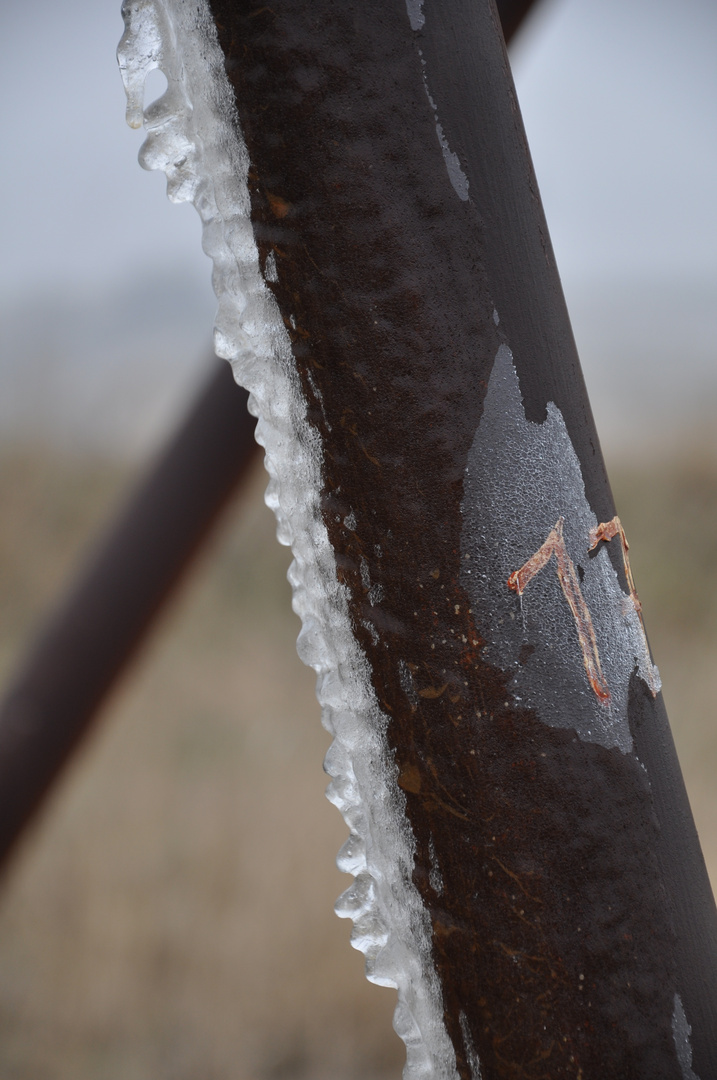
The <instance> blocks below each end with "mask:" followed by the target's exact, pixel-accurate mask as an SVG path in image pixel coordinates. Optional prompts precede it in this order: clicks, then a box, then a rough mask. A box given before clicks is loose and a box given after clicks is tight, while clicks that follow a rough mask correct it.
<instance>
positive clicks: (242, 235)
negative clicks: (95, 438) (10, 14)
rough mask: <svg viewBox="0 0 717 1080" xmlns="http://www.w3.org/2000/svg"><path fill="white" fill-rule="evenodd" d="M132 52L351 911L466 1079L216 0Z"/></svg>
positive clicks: (438, 1074)
mask: <svg viewBox="0 0 717 1080" xmlns="http://www.w3.org/2000/svg"><path fill="white" fill-rule="evenodd" d="M123 16H124V20H125V27H126V29H125V34H124V36H123V38H122V41H121V42H120V46H119V50H118V56H119V64H120V70H121V73H122V78H123V80H124V84H125V88H126V91H127V101H128V107H127V119H128V122H129V123H130V125H131V126H133V127H139V126H140V125H141V123H142V120H143V119H144V123H145V126H146V130H147V138H146V141H145V143H144V145H143V147H142V150H141V151H140V163H141V164H142V165H143V166H144V168H147V169H161V170H162V171H164V172H165V173H166V176H167V191H168V195H169V198H170V199H172V200H173V201H176V202H180V201H191V202H193V203H194V205H195V207H196V208H197V210H198V212H199V214H200V216H201V218H202V222H203V226H204V230H203V246H204V250H205V251H206V253H207V254H208V255H209V256H210V257H211V259H212V260H213V263H214V274H213V283H214V289H215V292H216V294H217V297H218V300H219V310H218V313H217V319H216V326H215V332H214V341H215V348H216V351H217V354H218V355H219V356H222V357H225V358H226V359H228V360H230V361H231V363H232V366H233V369H234V373H235V377H236V379H237V381H238V382H240V383H241V384H242V385H243V386H245V387H246V388H247V389H248V390H249V391H250V394H251V397H250V410H251V412H252V413H254V415H256V416H257V417H258V424H257V441H258V442H259V443H260V444H261V445H262V446H264V448H265V450H266V466H267V471H268V472H269V475H270V482H269V486H268V489H267V494H266V501H267V504H268V505H269V506H270V507H271V508H272V509H273V510H274V511H275V513H276V516H277V521H278V536H279V539H280V541H281V542H282V543H284V544H291V546H292V550H293V554H294V562H293V564H292V566H291V569H290V571H289V580H290V582H291V584H292V586H293V589H294V599H293V606H294V609H295V611H296V612H297V614H298V615H299V616H300V617H301V619H302V624H303V625H302V630H301V634H300V635H299V641H298V649H299V654H300V656H301V657H302V659H303V660H304V661H305V663H307V664H310V665H311V666H312V667H313V668H314V669H315V670H316V672H317V673H318V679H317V695H318V698H319V701H320V703H321V705H322V707H323V723H324V725H325V726H326V728H327V729H328V730H329V731H330V732H331V733H332V734H333V735H334V742H333V744H332V746H331V748H330V750H329V752H328V754H327V758H326V770H327V772H328V773H329V775H330V776H331V777H332V782H331V784H330V785H329V789H328V792H327V794H328V797H329V799H330V800H331V801H332V802H333V803H335V805H336V806H337V807H338V808H339V810H340V811H341V813H342V814H343V816H344V819H345V821H346V823H347V824H348V826H349V829H350V830H351V836H350V838H349V840H348V841H347V843H346V844H345V845H344V847H343V848H342V850H341V854H340V857H339V862H340V865H341V867H342V869H345V870H347V871H348V872H350V873H352V874H354V875H355V881H354V884H353V885H352V886H351V887H350V888H349V889H347V890H346V892H345V893H344V894H343V896H342V897H340V898H339V901H338V902H337V912H338V914H339V915H341V916H346V917H350V918H352V919H353V920H354V933H353V944H354V945H355V947H356V948H358V949H360V950H361V951H362V952H363V953H364V955H365V956H366V971H367V976H368V978H369V979H371V980H372V981H374V982H376V983H378V984H380V985H382V986H393V987H396V988H397V990H398V1004H397V1007H396V1012H395V1016H394V1027H395V1029H396V1031H397V1033H398V1034H399V1035H400V1036H401V1038H402V1039H403V1040H404V1042H405V1043H406V1047H407V1063H406V1069H405V1071H404V1076H405V1077H406V1080H429V1078H431V1080H439V1078H440V1080H443V1078H446V1080H448V1078H449V1077H450V1078H453V1077H455V1076H456V1066H455V1054H454V1050H453V1046H452V1044H451V1042H450V1040H449V1038H448V1035H447V1033H446V1030H445V1027H444V1023H443V1003H442V997H441V990H440V985H439V982H438V977H437V975H436V972H435V969H434V967H433V962H432V958H431V929H430V921H429V917H428V914H427V912H426V910H425V908H424V906H423V903H422V901H421V899H420V896H419V894H418V891H417V890H416V888H415V887H414V885H413V883H412V880H411V874H412V868H413V864H414V854H415V841H414V838H413V835H412V832H411V829H410V826H409V824H408V822H407V819H406V815H405V798H404V795H403V793H402V792H401V791H400V789H399V787H398V785H397V783H396V769H395V765H394V763H393V760H392V757H391V754H390V752H389V750H388V746H387V743H386V738H385V729H386V722H387V721H386V717H385V716H384V715H383V714H382V713H381V710H380V708H379V706H378V703H377V701H376V697H375V694H374V691H373V688H372V686H371V680H370V674H369V670H368V665H367V661H366V658H365V657H364V655H363V653H362V652H361V650H360V648H359V646H358V644H357V642H356V640H355V638H354V636H353V633H352V630H351V623H350V619H349V614H348V602H347V595H346V592H345V590H344V588H343V587H342V586H341V585H340V584H339V583H338V579H337V575H336V565H335V560H334V553H333V550H332V548H331V545H330V543H329V539H328V534H327V532H326V528H325V526H324V523H323V519H322V517H321V512H320V505H319V496H320V492H321V464H322V462H321V447H320V444H319V441H318V437H317V435H316V433H315V432H314V430H313V429H312V428H311V426H310V425H309V423H308V421H307V418H306V402H305V400H304V397H303V394H302V392H301V388H300V385H299V380H298V376H297V374H296V371H295V368H294V364H293V359H292V354H291V346H290V342H289V338H288V335H287V332H286V329H285V327H284V324H283V322H282V319H281V316H280V313H279V310H278V307H277V305H276V302H275V300H274V297H273V295H272V293H271V292H270V291H269V290H268V289H267V287H266V283H265V280H264V278H263V277H262V274H261V272H260V267H259V258H258V252H257V248H256V244H255V242H254V237H253V232H252V227H251V221H250V218H249V194H248V189H247V173H248V165H249V161H248V155H247V152H246V148H245V146H244V145H243V143H242V141H241V139H240V135H239V130H240V129H239V124H238V121H237V117H236V109H235V105H234V99H233V95H232V90H231V87H230V85H229V83H228V80H227V78H226V74H225V72H224V58H223V55H222V52H221V49H220V47H219V44H218V41H217V34H216V27H215V25H214V22H213V20H212V17H211V14H210V12H209V8H208V6H207V4H206V0H192V2H189V0H128V2H127V3H126V4H125V6H124V8H123ZM155 67H159V68H161V70H162V71H163V72H164V75H165V76H166V78H167V84H168V85H167V91H166V93H165V94H164V95H163V96H162V97H161V98H160V99H159V100H158V101H156V102H154V104H153V105H152V106H151V107H150V108H149V109H148V110H147V111H146V113H144V114H143V111H142V102H143V94H144V80H145V78H146V76H147V74H148V73H149V71H151V70H152V69H153V68H155Z"/></svg>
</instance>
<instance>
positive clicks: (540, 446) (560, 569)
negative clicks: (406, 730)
mask: <svg viewBox="0 0 717 1080" xmlns="http://www.w3.org/2000/svg"><path fill="white" fill-rule="evenodd" d="M547 413H548V415H547V418H546V420H545V422H544V423H542V424H534V423H532V422H531V421H529V420H527V419H526V416H525V410H524V408H523V401H522V397H521V394H520V386H519V383H518V376H517V373H516V370H515V367H514V365H513V357H512V354H511V351H510V349H509V348H508V347H507V346H506V345H501V347H500V348H499V350H498V353H497V355H496V358H495V362H494V365H493V371H492V373H491V377H490V381H489V383H488V392H487V394H486V398H485V403H484V408H483V417H482V419H481V422H480V424H479V426H478V430H477V432H476V435H475V439H474V440H473V445H472V447H471V449H470V452H469V455H468V466H467V468H466V476H465V483H464V500H463V504H462V507H461V509H462V511H463V515H464V518H465V525H464V529H463V538H462V556H463V558H462V560H461V564H462V573H461V580H462V585H463V587H464V588H465V590H466V592H467V594H468V596H469V597H470V598H471V602H472V606H473V613H474V619H475V622H476V625H477V627H478V630H479V632H480V633H481V635H482V636H483V637H484V638H485V639H486V645H485V646H484V649H483V655H484V657H485V659H486V660H487V661H488V662H489V663H491V664H494V665H495V666H496V667H499V668H501V669H502V670H504V671H505V672H507V673H508V674H509V675H510V688H511V692H512V694H513V697H514V700H515V701H516V702H519V703H521V704H523V705H525V706H527V707H528V708H531V709H534V710H535V711H536V712H537V714H538V716H539V717H540V719H541V720H542V721H543V722H544V723H546V724H549V725H551V726H552V727H562V728H574V729H575V731H576V732H577V733H578V735H579V736H580V738H581V739H584V740H586V741H588V742H595V743H599V744H600V745H602V746H605V747H607V748H608V749H610V748H612V747H619V748H620V750H622V751H623V753H627V752H629V751H630V750H632V736H631V735H630V729H629V725H628V721H627V696H628V684H629V680H630V676H631V675H632V673H633V672H634V671H636V672H637V673H638V674H639V675H640V677H641V678H642V679H643V680H644V681H645V682H646V683H647V685H648V686H649V687H650V689H651V690H652V691H653V693H656V692H657V690H658V689H659V685H660V684H659V674H658V672H657V669H656V668H655V667H654V666H653V665H652V662H651V660H650V658H649V654H648V651H647V643H646V640H645V635H644V631H643V628H642V622H641V619H640V615H639V612H638V607H637V606H636V602H635V600H634V599H633V596H632V595H631V594H630V593H625V592H623V590H622V588H621V586H620V581H619V579H618V576H617V574H616V572H615V570H614V569H613V566H612V564H611V562H610V559H609V557H608V553H607V551H606V550H605V544H604V543H602V542H598V543H595V530H596V529H597V528H598V524H599V523H598V521H597V518H596V517H595V514H594V513H593V511H592V510H591V508H590V505H589V504H588V501H587V498H586V496H585V485H584V483H583V477H582V473H581V470H580V463H579V461H578V457H577V454H576V453H575V450H574V448H573V445H572V443H571V441H570V436H569V435H568V432H567V429H566V427H565V421H564V420H563V417H562V414H561V412H560V410H559V409H558V408H557V407H556V406H555V404H554V403H553V402H550V403H549V404H548V408H547ZM591 531H592V532H593V536H592V537H591ZM546 541H547V542H548V543H547V544H546ZM591 547H592V549H593V550H592V551H591V550H590V549H591ZM536 553H537V554H536ZM533 556H536V558H535V559H533V558H532V557H533ZM529 560H532V563H530V564H529V567H528V568H526V566H525V564H526V563H529ZM521 568H523V576H522V579H521V582H522V591H521V589H520V587H519V584H520V583H519V582H517V581H516V577H515V575H516V572H517V571H519V570H521ZM511 575H514V576H513V579H512V584H513V587H512V588H511V587H510V586H509V584H508V579H509V578H511Z"/></svg>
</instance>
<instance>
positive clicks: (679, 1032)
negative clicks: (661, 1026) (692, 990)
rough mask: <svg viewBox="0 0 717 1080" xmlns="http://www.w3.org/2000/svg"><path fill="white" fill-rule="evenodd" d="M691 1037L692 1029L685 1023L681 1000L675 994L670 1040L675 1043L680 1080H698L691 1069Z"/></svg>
mask: <svg viewBox="0 0 717 1080" xmlns="http://www.w3.org/2000/svg"><path fill="white" fill-rule="evenodd" d="M691 1035H692V1028H691V1027H690V1025H689V1024H688V1023H687V1017H686V1016H685V1007H684V1005H683V1004H682V998H681V997H680V995H679V994H675V1008H674V1012H673V1013H672V1038H673V1039H674V1041H675V1050H676V1051H677V1060H678V1061H679V1063H680V1070H681V1072H682V1080H700V1078H699V1076H698V1075H697V1073H696V1072H695V1071H694V1069H693V1068H692V1044H691V1042H690V1037H691Z"/></svg>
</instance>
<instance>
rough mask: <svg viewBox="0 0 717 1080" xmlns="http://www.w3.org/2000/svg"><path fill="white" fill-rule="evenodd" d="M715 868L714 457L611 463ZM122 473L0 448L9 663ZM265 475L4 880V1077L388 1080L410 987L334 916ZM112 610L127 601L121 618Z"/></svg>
mask: <svg viewBox="0 0 717 1080" xmlns="http://www.w3.org/2000/svg"><path fill="white" fill-rule="evenodd" d="M612 471H613V474H614V484H615V489H616V494H617V500H618V506H619V510H620V513H621V515H622V517H623V520H624V522H625V524H626V528H627V532H628V536H629V538H630V542H631V545H632V553H633V554H634V560H633V561H634V569H635V576H636V579H637V583H638V587H639V589H640V592H641V596H642V599H643V603H644V606H645V609H646V614H647V623H648V630H649V632H650V635H651V640H652V643H653V647H654V651H655V654H656V657H657V660H658V663H659V665H660V668H661V671H662V675H663V681H664V684H665V693H666V697H667V702H668V707H669V709H670V713H671V717H672V720H673V726H674V729H675V736H676V739H677V742H678V749H679V750H680V753H681V758H682V761H683V765H684V769H685V773H686V775H687V779H688V784H689V787H690V792H691V797H692V801H693V806H694V809H695V813H696V816H697V819H698V825H699V828H700V831H701V834H702V838H703V843H704V847H705V854H706V857H707V860H708V865H709V866H710V869H711V872H712V875H713V880H715V877H717V827H716V825H717V818H716V817H715V811H716V810H717V788H716V786H715V783H714V778H715V776H716V775H717V722H716V721H715V716H714V691H713V688H712V681H711V677H712V674H713V671H714V669H715V662H716V660H717V459H715V458H713V457H712V456H710V455H705V454H697V453H695V454H693V455H686V456H685V457H684V458H683V459H682V460H681V461H680V462H678V463H673V464H671V465H670V466H669V467H656V466H655V467H652V468H649V467H640V468H637V467H633V468H632V469H629V468H626V467H620V464H619V463H618V467H616V468H615V467H614V468H613V470H612ZM130 481H131V477H130V476H129V474H128V473H127V471H123V470H122V469H120V468H119V467H117V466H113V465H110V464H108V463H106V462H101V461H91V460H87V459H83V458H77V459H70V458H68V459H63V460H58V458H57V455H55V454H47V453H44V454H43V453H42V452H40V451H39V450H35V451H29V450H24V451H22V452H20V451H15V452H13V451H12V450H10V449H6V450H4V451H3V452H2V454H0V500H1V501H0V505H1V507H2V510H1V512H2V529H1V530H0V612H1V615H0V672H1V673H2V675H3V677H4V678H7V675H8V673H9V672H10V671H11V670H12V667H13V664H14V662H15V660H16V658H17V657H18V655H19V653H20V652H21V650H22V648H23V646H24V645H25V643H26V642H27V641H28V640H29V639H30V638H31V635H32V633H33V630H34V628H35V627H36V626H37V624H38V620H39V619H40V618H41V617H42V613H43V611H44V610H45V609H46V607H47V605H48V604H49V603H50V602H51V600H52V598H53V596H55V595H57V591H58V589H59V588H60V587H61V583H62V582H63V580H65V579H66V577H67V575H68V573H71V570H72V567H73V565H76V564H77V562H78V560H81V558H82V554H83V551H84V550H86V544H87V542H88V537H91V536H92V535H93V533H94V530H95V529H96V528H97V526H98V524H99V523H100V522H101V521H102V520H103V519H105V518H106V517H107V515H108V513H109V512H110V510H111V507H112V505H113V503H114V501H115V499H116V498H117V497H118V495H119V494H120V493H121V492H122V490H123V489H124V487H125V486H126V484H127V483H129V482H130ZM264 484H265V478H264V475H263V473H257V475H256V476H255V477H254V478H253V480H252V481H251V483H250V485H249V486H248V488H247V490H246V491H245V493H244V497H243V498H242V499H241V500H239V501H238V502H237V503H236V505H235V506H234V507H233V508H232V510H231V511H230V512H229V513H228V515H227V518H226V520H225V522H224V524H223V527H222V529H221V531H220V534H219V535H217V536H216V537H215V539H214V541H213V543H212V545H211V547H210V549H208V550H207V551H206V552H205V553H204V555H203V557H202V559H201V561H200V562H199V563H198V564H197V565H196V566H195V568H194V573H193V574H192V576H191V578H190V579H188V580H187V582H186V583H185V587H184V589H183V590H182V592H181V594H178V595H177V597H176V598H175V601H174V603H173V605H172V606H171V608H170V610H168V611H167V612H166V613H165V616H164V618H163V620H162V622H161V624H160V625H159V627H158V628H157V632H156V633H155V634H154V636H153V637H152V639H151V641H150V643H149V645H148V647H147V648H146V649H145V651H144V652H143V654H142V656H141V658H140V660H139V661H138V662H137V663H136V665H135V667H134V668H133V669H132V671H131V672H130V673H129V674H128V676H127V677H126V679H125V680H124V682H123V684H122V686H121V688H120V689H119V690H118V691H117V692H116V693H115V695H114V697H113V699H112V701H111V702H110V704H109V705H108V707H107V708H106V709H105V712H104V714H103V716H102V718H101V721H100V722H99V723H98V726H97V728H96V730H95V731H94V733H93V735H92V737H91V738H90V739H89V740H88V742H87V743H86V745H85V747H84V748H83V750H82V752H81V754H80V755H79V757H78V758H77V760H76V761H75V762H74V765H73V766H72V768H71V769H70V771H69V772H68V774H67V776H66V777H65V779H64V782H63V783H62V785H61V786H60V789H59V790H58V791H57V792H56V793H55V795H54V797H53V799H52V800H51V801H50V803H49V805H48V806H47V808H46V811H45V813H44V815H43V817H42V819H41V820H40V821H39V822H38V823H37V825H36V826H35V827H34V829H33V830H32V832H31V833H30V835H28V837H27V838H26V841H25V843H24V844H23V846H22V849H21V850H20V851H19V852H18V855H17V857H16V859H15V860H14V863H13V865H12V867H11V869H10V872H9V874H8V876H7V879H6V881H5V883H4V890H3V893H2V896H0V1080H148V1078H152V1080H293V1078H296V1080H309V1078H311V1080H359V1078H361V1080H388V1078H389V1077H393V1078H397V1077H398V1076H399V1075H400V1069H401V1065H402V1062H403V1056H404V1055H403V1050H402V1046H401V1044H399V1042H398V1040H397V1038H396V1037H395V1035H394V1034H393V1032H392V1030H391V1025H390V1018H391V1013H392V1009H393V993H392V992H391V991H388V990H382V989H379V988H377V987H373V986H369V985H368V984H367V983H366V982H365V980H364V978H363V974H362V958H361V957H360V956H359V954H357V953H355V952H353V950H351V949H350V948H349V945H348V936H349V929H350V928H349V926H348V925H347V924H346V923H344V922H339V920H337V919H336V918H335V916H334V915H333V913H332V905H333V902H334V900H335V898H336V896H337V895H338V893H339V892H340V891H341V889H342V888H344V887H345V886H346V885H347V884H348V880H349V879H347V878H345V877H344V876H343V875H341V874H339V873H338V871H337V870H336V869H335V866H334V857H335V854H336V851H337V850H338V848H339V846H340V845H341V843H342V842H343V839H344V838H345V835H346V831H345V827H344V826H343V824H342V822H341V820H340V818H339V816H338V814H337V812H336V811H335V810H334V809H333V808H332V807H330V806H329V804H328V803H326V801H325V800H324V797H323V789H324V786H325V777H324V775H323V772H322V769H321V761H322V758H323V754H324V752H325V750H326V747H327V745H328V736H326V734H325V733H324V732H323V731H322V729H321V727H320V723H319V715H318V706H317V705H316V702H315V699H314V696H313V675H312V674H311V673H310V672H308V671H307V670H306V669H304V668H303V667H302V665H301V664H300V663H299V661H298V659H297V657H296V653H295V648H294V640H295V637H296V634H297V631H298V622H297V619H296V617H295V616H294V615H293V614H292V613H291V611H290V607H289V604H290V596H289V587H288V585H287V583H286V580H285V572H286V568H287V565H288V557H287V554H286V552H285V551H283V550H282V549H280V548H279V546H278V545H277V544H276V542H275V541H274V539H273V533H274V525H273V520H272V518H271V515H270V514H269V512H268V511H267V510H266V509H265V508H264V506H263V503H262V492H263V488H264ZM107 617H108V618H110V617H111V614H110V613H109V612H108V616H107Z"/></svg>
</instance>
